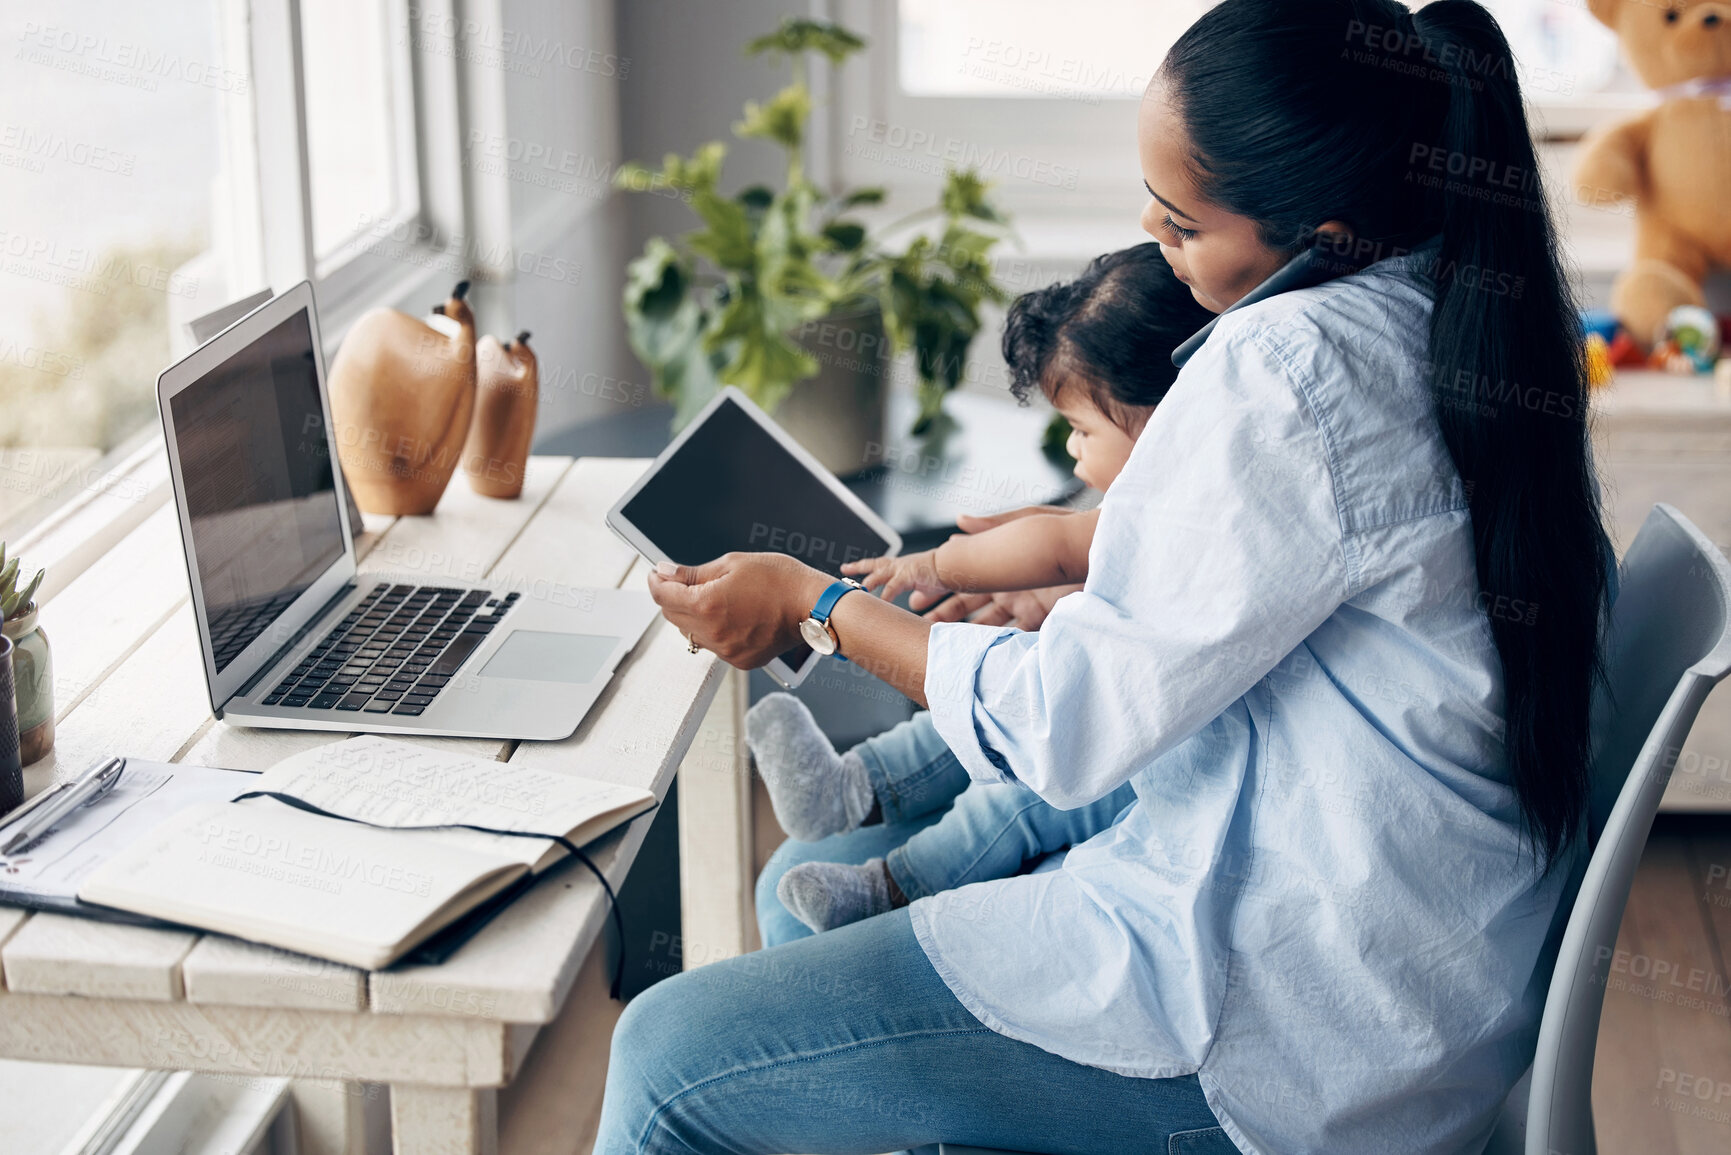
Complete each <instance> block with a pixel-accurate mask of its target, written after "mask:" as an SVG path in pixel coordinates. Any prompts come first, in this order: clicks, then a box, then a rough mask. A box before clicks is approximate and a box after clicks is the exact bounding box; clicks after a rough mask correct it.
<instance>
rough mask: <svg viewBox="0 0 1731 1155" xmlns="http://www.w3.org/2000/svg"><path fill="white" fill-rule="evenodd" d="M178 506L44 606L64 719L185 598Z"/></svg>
mask: <svg viewBox="0 0 1731 1155" xmlns="http://www.w3.org/2000/svg"><path fill="white" fill-rule="evenodd" d="M186 597H187V589H186V563H185V562H184V561H182V559H181V553H180V529H179V527H178V526H177V525H176V524H175V516H174V507H173V506H172V505H168V506H164V507H162V508H161V509H159V510H157V511H156V512H155V513H153V514H151V515H150V516H149V517H148V518H146V519H145V520H144V523H143V524H142V525H140V526H139V527H138V528H137V529H135V530H133V531H132V532H131V533H129V534H128V535H126V537H125V538H123V539H122V540H121V542H120V544H118V545H116V546H115V547H114V548H113V549H112V550H110V551H109V552H108V553H107V554H105V555H104V556H103V557H102V559H101V560H100V561H98V562H96V564H94V565H92V566H91V567H90V568H89V569H87V570H85V571H84V573H83V574H81V575H80V576H79V577H78V578H76V579H75V580H74V581H73V582H72V583H71V584H69V585H68V586H67V587H66V588H65V589H64V590H62V591H61V592H60V593H59V594H58V595H56V596H55V598H54V599H53V600H52V601H49V602H46V603H44V604H43V606H42V617H41V620H42V628H43V629H44V630H46V631H47V632H48V636H49V638H50V639H51V640H52V641H53V644H54V706H55V716H56V717H57V718H62V719H63V718H65V717H66V716H67V715H68V714H70V713H71V712H72V711H73V709H74V708H75V707H76V706H77V705H78V704H79V703H80V702H82V701H83V700H84V698H85V696H86V695H88V694H89V693H90V692H91V691H92V690H93V689H94V688H95V687H96V686H98V685H99V684H101V682H102V680H103V679H104V678H106V677H108V675H109V674H111V673H113V672H114V670H115V669H116V668H117V667H118V666H119V665H120V663H121V662H122V661H124V660H125V659H126V657H127V656H128V655H130V654H131V653H132V652H133V651H134V650H135V649H137V648H138V646H139V645H140V644H141V643H142V642H143V641H144V640H145V639H146V638H148V637H149V636H150V635H151V634H152V633H153V632H154V631H155V630H156V628H157V627H158V626H160V625H161V624H162V623H163V621H165V620H166V619H167V618H168V616H169V615H170V614H172V613H173V612H174V610H175V607H177V606H179V605H180V604H181V603H182V602H184V601H185V600H186Z"/></svg>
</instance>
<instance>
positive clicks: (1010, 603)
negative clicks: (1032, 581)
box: [925, 585, 1082, 630]
mask: <svg viewBox="0 0 1731 1155" xmlns="http://www.w3.org/2000/svg"><path fill="white" fill-rule="evenodd" d="M1081 588H1082V587H1081V586H1078V585H1069V586H1049V587H1047V588H1045V589H1038V590H1011V591H1009V592H1007V593H998V594H957V595H956V596H955V597H953V598H951V599H950V600H949V601H946V602H942V603H940V604H939V605H938V606H937V607H936V608H934V609H932V610H929V611H927V613H926V615H925V616H926V618H927V620H929V621H934V622H959V621H964V620H965V621H970V622H974V623H975V624H977V625H982V626H1015V627H1016V628H1017V629H1021V630H1037V629H1039V628H1040V626H1041V625H1043V624H1044V623H1045V621H1046V616H1047V615H1048V614H1050V613H1051V612H1052V607H1053V606H1055V605H1057V604H1058V599H1059V598H1061V597H1063V596H1064V595H1065V594H1073V593H1075V592H1076V591H1077V590H1079V589H1081Z"/></svg>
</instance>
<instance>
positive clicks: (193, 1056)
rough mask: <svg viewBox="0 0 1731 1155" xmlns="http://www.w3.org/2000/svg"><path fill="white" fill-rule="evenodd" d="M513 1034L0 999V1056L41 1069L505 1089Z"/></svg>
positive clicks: (295, 1014)
mask: <svg viewBox="0 0 1731 1155" xmlns="http://www.w3.org/2000/svg"><path fill="white" fill-rule="evenodd" d="M509 1036H510V1028H509V1027H507V1026H506V1025H505V1024H504V1023H499V1022H492V1021H489V1020H487V1019H482V1018H476V1017H469V1018H452V1017H449V1016H441V1017H438V1018H429V1017H426V1016H419V1015H357V1014H355V1013H354V1012H352V1011H317V1010H308V1009H299V1008H296V1009H283V1008H275V1007H224V1006H210V1005H204V1004H198V1003H189V1002H187V1001H185V1000H184V999H182V1000H180V1001H178V1002H155V1001H144V1000H130V999H102V998H95V999H68V998H60V997H55V996H50V995H37V994H10V993H9V994H4V995H0V1055H5V1056H7V1057H8V1058H17V1059H29V1060H32V1061H35V1062H44V1063H91V1062H99V1063H102V1064H104V1065H107V1066H117V1067H147V1068H151V1069H154V1070H167V1071H176V1070H179V1071H205V1072H210V1073H212V1074H220V1075H229V1076H266V1077H271V1078H283V1077H287V1078H291V1079H318V1080H327V1081H340V1082H344V1083H364V1082H393V1083H394V1082H404V1083H418V1084H427V1085H431V1086H442V1087H498V1086H501V1085H502V1084H504V1083H505V1082H506V1081H507V1080H509V1079H510V1077H511V1074H512V1070H511V1065H510V1058H511V1047H510V1042H509Z"/></svg>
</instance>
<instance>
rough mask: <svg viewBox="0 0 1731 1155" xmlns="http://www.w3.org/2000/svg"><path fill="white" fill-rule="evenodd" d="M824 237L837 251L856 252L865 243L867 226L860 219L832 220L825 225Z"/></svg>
mask: <svg viewBox="0 0 1731 1155" xmlns="http://www.w3.org/2000/svg"><path fill="white" fill-rule="evenodd" d="M823 235H824V237H825V238H826V239H827V240H828V241H829V242H830V244H831V245H833V246H834V247H835V249H836V251H837V252H841V253H856V252H858V251H859V249H860V246H862V245H864V244H865V238H866V230H865V226H864V225H862V224H860V223H859V222H858V221H831V222H830V223H829V224H827V225H825V226H824V227H823Z"/></svg>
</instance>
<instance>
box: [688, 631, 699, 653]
mask: <svg viewBox="0 0 1731 1155" xmlns="http://www.w3.org/2000/svg"><path fill="white" fill-rule="evenodd" d="M685 641H686V643H687V644H688V645H689V647H690V649H691V652H692V653H694V654H701V653H702V652H703V647H702V646H700V645H698V644H697V638H696V637H695V636H694V635H692V634H686V635H685Z"/></svg>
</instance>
